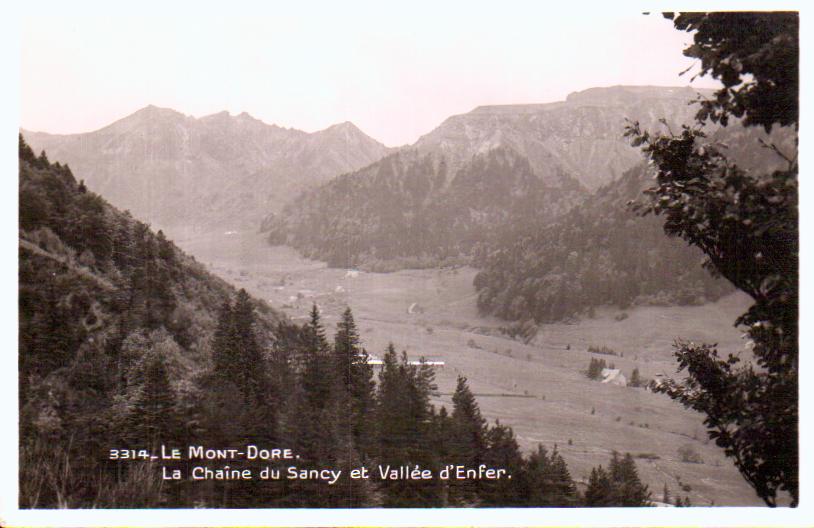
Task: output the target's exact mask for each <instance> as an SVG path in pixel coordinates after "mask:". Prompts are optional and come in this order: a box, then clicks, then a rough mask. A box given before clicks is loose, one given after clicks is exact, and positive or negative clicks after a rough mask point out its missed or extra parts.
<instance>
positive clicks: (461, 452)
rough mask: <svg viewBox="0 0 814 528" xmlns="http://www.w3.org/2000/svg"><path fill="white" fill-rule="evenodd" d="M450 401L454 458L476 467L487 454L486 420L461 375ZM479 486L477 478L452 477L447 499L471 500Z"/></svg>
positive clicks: (463, 463) (464, 464) (456, 460)
mask: <svg viewBox="0 0 814 528" xmlns="http://www.w3.org/2000/svg"><path fill="white" fill-rule="evenodd" d="M452 404H453V409H452V424H453V436H452V439H451V441H450V445H451V450H452V458H453V461H454V462H455V463H456V464H459V465H463V466H466V467H470V468H476V467H478V465H479V464H481V463H482V462H483V461H484V460H485V458H486V450H487V441H486V432H487V428H486V420H484V419H483V417H482V416H481V414H480V408H479V407H478V402H477V401H476V400H475V397H474V396H473V394H472V391H470V390H469V386H468V385H467V383H466V378H465V377H463V376H458V383H457V386H456V388H455V393H454V394H453V396H452ZM479 490H480V483H479V481H477V480H465V481H454V482H452V483H450V496H449V498H450V502H452V503H457V504H461V505H463V504H474V503H475V502H476V501H477V496H478V492H479Z"/></svg>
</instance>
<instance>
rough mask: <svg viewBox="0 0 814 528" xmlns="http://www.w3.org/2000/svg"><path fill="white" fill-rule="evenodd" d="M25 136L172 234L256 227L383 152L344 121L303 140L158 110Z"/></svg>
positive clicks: (275, 130) (294, 133)
mask: <svg viewBox="0 0 814 528" xmlns="http://www.w3.org/2000/svg"><path fill="white" fill-rule="evenodd" d="M22 133H23V135H24V136H25V138H26V141H28V142H29V144H30V145H31V146H32V148H33V149H34V150H35V151H36V152H40V151H41V150H45V151H47V152H48V155H49V156H51V157H52V158H53V159H59V160H62V161H63V162H64V163H67V164H69V165H70V166H71V167H72V168H73V169H74V170H76V172H77V173H78V174H82V176H83V178H84V179H85V183H86V185H87V186H88V188H90V189H91V190H93V191H94V192H98V193H99V194H101V195H103V196H105V198H107V199H108V200H110V201H111V203H113V204H114V205H116V206H117V207H119V208H122V209H128V210H130V211H131V212H132V213H133V214H135V215H136V216H138V217H140V218H143V219H144V220H146V221H148V222H149V223H151V224H152V225H154V226H156V227H161V228H163V229H164V230H165V231H167V233H168V234H171V235H172V236H174V237H178V236H183V235H185V234H188V233H190V232H193V231H207V230H230V229H256V228H257V227H258V226H259V224H260V221H261V220H262V218H263V217H264V216H265V215H267V214H268V213H269V211H275V210H278V209H280V208H281V207H282V205H283V204H284V203H286V202H287V201H288V200H290V199H292V198H293V197H295V196H296V195H297V194H298V193H299V192H301V191H303V190H305V189H309V188H312V187H313V186H316V185H319V184H321V183H324V182H326V181H328V180H330V179H331V178H333V177H335V176H337V175H339V174H342V173H344V172H349V171H353V170H356V169H359V168H361V167H363V166H365V165H368V164H370V163H372V162H373V161H376V160H378V159H380V158H381V157H383V156H384V155H386V154H387V153H388V152H389V149H388V148H387V147H385V146H384V145H382V144H381V143H379V142H377V141H375V140H373V139H371V138H370V137H368V136H367V135H365V134H364V133H363V132H362V131H361V130H359V129H358V128H357V127H356V126H354V125H353V124H351V123H347V122H346V123H342V124H338V125H334V126H331V127H329V128H327V129H325V130H321V131H318V132H314V133H310V134H309V133H306V132H303V131H301V130H295V129H290V128H282V127H279V126H276V125H268V124H266V123H263V122H262V121H260V120H258V119H255V118H253V117H251V116H250V115H248V114H246V113H242V114H240V115H237V116H232V115H230V114H229V113H227V112H220V113H217V114H213V115H209V116H206V117H201V118H194V117H190V116H186V115H184V114H181V113H179V112H176V111H174V110H170V109H165V108H157V107H155V106H148V107H146V108H143V109H141V110H139V111H137V112H135V113H134V114H132V115H130V116H128V117H125V118H124V119H121V120H119V121H116V122H115V123H113V124H111V125H109V126H107V127H104V128H102V129H100V130H96V131H94V132H88V133H82V134H69V135H54V134H46V133H41V132H30V131H22Z"/></svg>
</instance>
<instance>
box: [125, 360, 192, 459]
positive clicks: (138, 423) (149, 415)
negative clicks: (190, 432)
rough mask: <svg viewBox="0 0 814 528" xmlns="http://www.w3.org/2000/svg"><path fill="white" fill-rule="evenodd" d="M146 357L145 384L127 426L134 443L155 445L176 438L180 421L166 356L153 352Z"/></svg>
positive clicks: (135, 444)
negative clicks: (164, 358)
mask: <svg viewBox="0 0 814 528" xmlns="http://www.w3.org/2000/svg"><path fill="white" fill-rule="evenodd" d="M145 359H146V364H145V368H144V383H143V384H142V386H141V388H140V392H139V393H138V397H137V398H136V400H135V402H134V404H133V408H132V409H131V412H130V415H129V416H128V419H127V428H128V436H130V438H131V440H132V441H133V445H134V446H139V445H140V446H150V447H155V446H156V445H158V444H159V443H161V442H167V441H170V440H172V439H174V438H177V436H178V432H179V427H180V420H179V418H178V416H177V415H176V412H175V394H174V392H173V390H172V387H171V386H170V381H169V378H168V375H167V368H166V366H165V365H164V360H163V358H162V357H161V356H160V355H159V354H155V353H151V354H150V355H149V356H148V357H147V358H145Z"/></svg>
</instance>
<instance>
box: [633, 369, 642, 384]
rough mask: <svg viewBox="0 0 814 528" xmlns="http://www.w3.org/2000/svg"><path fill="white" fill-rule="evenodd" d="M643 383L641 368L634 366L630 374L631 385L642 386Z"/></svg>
mask: <svg viewBox="0 0 814 528" xmlns="http://www.w3.org/2000/svg"><path fill="white" fill-rule="evenodd" d="M641 385H642V378H641V375H640V374H639V369H638V367H637V368H634V369H633V372H632V373H631V374H630V386H631V387H641Z"/></svg>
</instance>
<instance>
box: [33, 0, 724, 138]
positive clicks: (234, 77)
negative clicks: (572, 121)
mask: <svg viewBox="0 0 814 528" xmlns="http://www.w3.org/2000/svg"><path fill="white" fill-rule="evenodd" d="M285 4H294V2H286V3H285ZM285 4H283V3H279V4H275V8H274V10H273V11H267V12H263V13H259V14H257V15H255V16H251V17H249V16H243V17H242V18H240V17H230V16H222V17H213V16H211V14H207V15H204V16H197V15H196V14H195V13H194V12H192V11H188V12H187V14H184V13H178V12H176V13H172V14H173V15H183V16H177V17H166V18H154V17H152V18H135V17H118V18H110V17H108V18H101V17H100V18H88V17H84V16H82V17H73V18H71V17H65V16H60V17H58V18H53V19H49V18H47V17H42V16H37V17H36V18H30V19H28V20H27V21H26V22H25V23H24V24H23V27H22V61H21V63H22V69H21V80H22V85H21V99H22V100H21V126H22V127H23V128H26V129H29V130H37V131H46V132H52V133H76V132H86V131H90V130H95V129H98V128H101V127H103V126H105V125H108V124H110V123H111V122H113V121H115V120H117V119H120V118H122V117H125V116H127V115H129V114H131V113H132V112H134V111H136V110H138V109H139V108H142V107H144V106H147V105H148V104H154V105H157V106H161V107H169V108H173V109H175V110H178V111H179V112H182V113H184V114H189V115H193V116H196V117H200V116H203V115H207V114H212V113H215V112H219V111H222V110H228V111H229V112H231V113H232V114H238V113H240V112H243V111H245V112H248V113H249V114H251V115H252V116H254V117H256V118H258V119H261V120H263V121H264V122H266V123H274V124H277V125H280V126H285V127H293V128H298V129H301V130H305V131H308V132H312V131H315V130H319V129H323V128H325V127H328V126H330V125H331V124H334V123H339V122H343V121H351V122H353V123H355V124H356V125H357V126H358V127H359V128H361V129H362V130H363V131H364V132H366V133H367V134H369V135H370V136H372V137H374V138H375V139H377V140H379V141H381V142H383V143H385V144H386V145H389V146H397V145H402V144H406V143H412V142H414V141H415V140H416V139H418V137H419V136H420V135H422V134H425V133H427V132H429V131H430V130H432V129H433V128H435V127H436V126H438V125H439V124H440V123H441V122H442V121H443V120H444V119H445V118H447V117H449V116H451V115H454V114H460V113H465V112H468V111H470V110H472V109H473V108H474V107H476V106H479V105H485V104H512V103H542V102H550V101H557V100H562V99H564V98H565V96H566V95H568V93H570V92H572V91H577V90H582V89H585V88H589V87H594V86H611V85H616V84H638V85H642V84H648V85H661V86H684V85H687V84H688V83H689V81H690V79H689V77H690V75H689V74H687V75H685V76H684V77H679V76H678V73H679V72H680V71H682V70H684V69H685V68H686V67H688V66H690V65H691V64H692V61H690V60H688V59H686V58H684V57H683V56H682V54H681V50H682V49H683V48H684V47H685V45H686V43H688V42H689V41H690V40H691V37H690V36H689V35H687V34H686V33H682V32H678V31H676V30H674V29H673V28H672V24H671V22H670V21H668V20H665V19H664V18H662V17H661V15H656V14H653V15H650V16H644V15H642V14H641V13H640V10H635V9H631V10H630V11H629V12H626V13H625V12H621V10H620V9H619V7H618V6H616V8H615V10H614V11H610V10H609V11H605V12H603V11H597V10H596V9H583V10H581V11H579V10H576V11H570V12H568V11H566V12H559V11H551V10H550V8H549V9H546V8H545V7H546V4H545V3H543V2H534V3H532V2H527V3H523V2H514V3H508V4H505V6H504V7H499V4H498V3H497V2H491V3H488V4H476V3H472V4H462V3H443V5H439V6H434V5H432V4H431V3H426V4H422V3H420V2H419V3H415V4H413V3H410V2H407V3H403V4H401V7H398V6H397V4H395V3H387V2H381V3H373V2H370V3H365V2H335V3H334V4H337V5H336V6H331V5H330V4H328V3H327V2H326V3H305V4H303V6H302V7H296V6H291V5H288V6H287V5H285ZM339 4H341V5H339ZM384 4H388V5H384ZM439 4H442V3H441V2H439ZM298 5H299V4H298ZM231 14H233V15H240V14H241V13H240V12H239V10H237V9H236V10H234V12H233V13H231ZM693 86H698V87H710V86H715V84H713V83H712V82H711V81H709V80H704V79H699V80H696V81H695V82H694V83H693Z"/></svg>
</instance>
